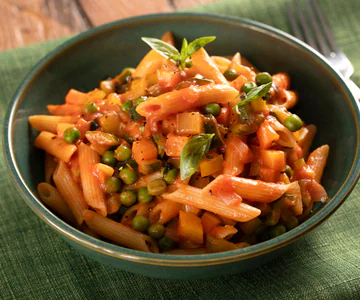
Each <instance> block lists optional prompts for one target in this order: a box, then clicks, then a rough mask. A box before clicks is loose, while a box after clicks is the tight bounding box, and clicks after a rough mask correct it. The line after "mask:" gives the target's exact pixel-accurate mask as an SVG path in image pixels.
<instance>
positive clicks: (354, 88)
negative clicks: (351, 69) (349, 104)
mask: <svg viewBox="0 0 360 300" xmlns="http://www.w3.org/2000/svg"><path fill="white" fill-rule="evenodd" d="M346 83H347V85H348V87H349V89H350V91H351V92H352V93H353V94H354V96H355V98H356V99H358V100H360V88H359V87H358V86H357V85H356V84H355V83H354V81H352V80H351V79H348V80H347V81H346Z"/></svg>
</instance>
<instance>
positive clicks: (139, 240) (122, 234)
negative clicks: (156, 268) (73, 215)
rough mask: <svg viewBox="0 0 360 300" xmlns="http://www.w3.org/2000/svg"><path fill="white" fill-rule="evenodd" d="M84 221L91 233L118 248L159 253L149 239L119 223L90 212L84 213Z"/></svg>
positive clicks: (153, 242) (155, 245) (152, 241)
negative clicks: (113, 243)
mask: <svg viewBox="0 0 360 300" xmlns="http://www.w3.org/2000/svg"><path fill="white" fill-rule="evenodd" d="M84 220H85V222H86V224H87V225H88V226H89V228H90V229H91V230H92V231H93V232H95V233H96V234H98V235H100V236H103V237H105V238H107V239H109V240H111V241H113V242H115V243H116V244H118V245H120V246H124V247H128V248H131V249H134V250H140V251H144V252H153V253H159V248H158V246H157V244H156V242H155V241H154V240H153V239H152V238H151V237H149V236H148V235H146V234H143V233H140V232H138V231H136V230H134V229H132V228H129V227H127V226H125V225H123V224H121V223H118V222H115V221H113V220H111V219H109V218H105V217H103V216H102V215H100V214H98V213H96V212H93V211H90V210H88V211H86V212H85V214H84Z"/></svg>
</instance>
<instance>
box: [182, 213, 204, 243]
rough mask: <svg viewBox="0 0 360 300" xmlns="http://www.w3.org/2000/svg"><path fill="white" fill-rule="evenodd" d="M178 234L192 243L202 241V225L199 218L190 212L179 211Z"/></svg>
mask: <svg viewBox="0 0 360 300" xmlns="http://www.w3.org/2000/svg"><path fill="white" fill-rule="evenodd" d="M178 226H179V234H180V236H181V237H183V238H186V239H188V240H190V241H192V242H194V243H197V244H202V243H203V227H202V224H201V219H200V218H199V217H197V216H195V215H194V214H192V213H187V212H184V211H182V210H180V212H179V225H178Z"/></svg>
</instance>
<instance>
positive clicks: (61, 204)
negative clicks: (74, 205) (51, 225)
mask: <svg viewBox="0 0 360 300" xmlns="http://www.w3.org/2000/svg"><path fill="white" fill-rule="evenodd" d="M37 191H38V193H39V197H40V199H41V201H42V202H44V203H45V204H46V206H48V207H49V208H50V209H52V210H53V211H55V212H56V213H58V214H59V215H60V216H61V217H63V218H64V219H65V220H66V221H67V222H69V223H70V224H71V225H73V226H74V225H76V220H75V218H74V216H73V215H72V213H71V211H70V209H69V206H68V205H67V204H66V202H65V200H64V199H63V198H61V196H60V194H59V192H58V190H57V189H56V188H55V187H53V186H52V185H50V184H48V183H45V182H42V183H39V184H38V186H37Z"/></svg>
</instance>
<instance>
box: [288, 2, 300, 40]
mask: <svg viewBox="0 0 360 300" xmlns="http://www.w3.org/2000/svg"><path fill="white" fill-rule="evenodd" d="M286 8H287V14H288V20H289V22H290V27H291V30H292V32H293V35H294V36H295V37H297V38H298V39H299V40H302V41H304V37H303V35H302V33H301V30H300V27H299V25H298V24H297V22H296V21H295V14H294V11H293V10H292V8H291V6H290V4H289V3H286Z"/></svg>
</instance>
